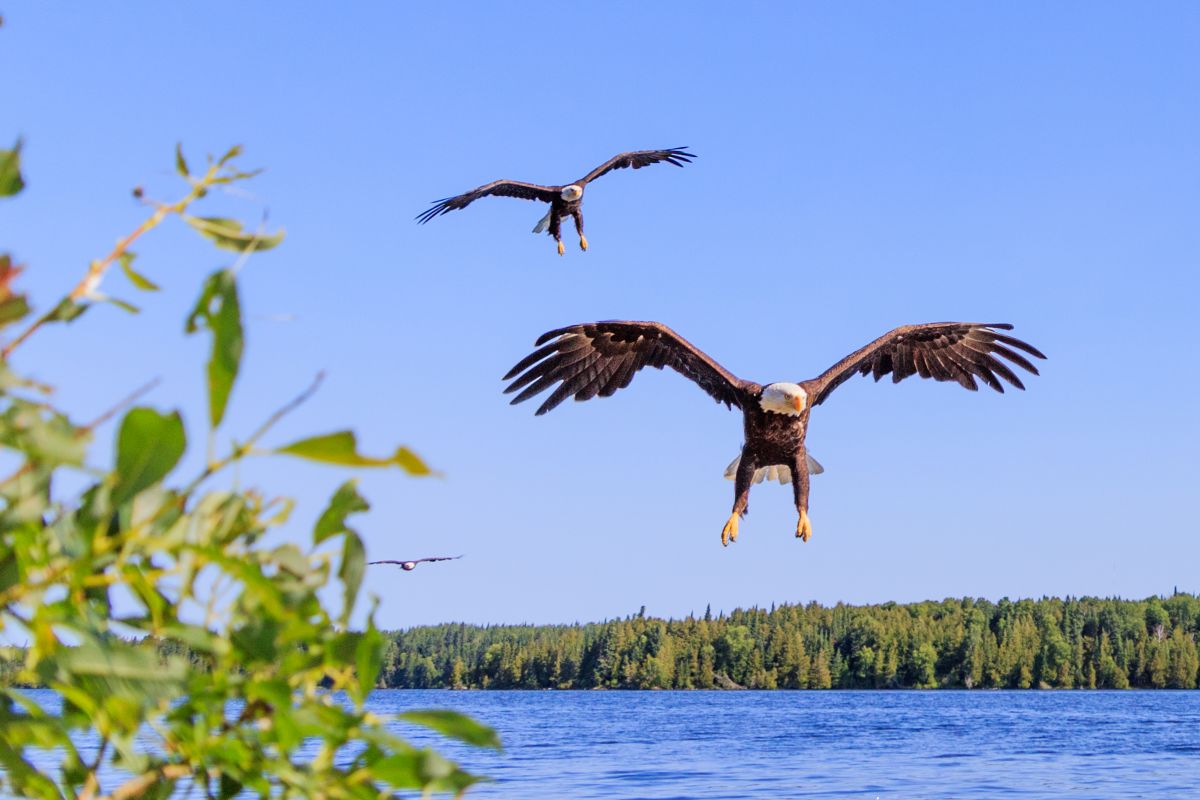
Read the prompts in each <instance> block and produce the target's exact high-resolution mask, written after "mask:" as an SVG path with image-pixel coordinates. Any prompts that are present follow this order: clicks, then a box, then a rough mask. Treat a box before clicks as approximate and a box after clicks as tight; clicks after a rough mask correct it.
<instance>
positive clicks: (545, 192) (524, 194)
mask: <svg viewBox="0 0 1200 800" xmlns="http://www.w3.org/2000/svg"><path fill="white" fill-rule="evenodd" d="M560 191H561V187H558V186H539V185H538V184H536V183H521V182H520V181H492V182H491V183H485V184H484V185H483V186H480V187H479V188H478V189H472V190H471V191H469V192H465V193H463V194H460V195H458V196H457V197H446V198H443V199H441V200H438V201H436V202H435V203H434V204H433V205H432V206H431V207H430V208H429V209H427V210H426V211H422V212H421V213H420V214H418V215H417V222H419V223H421V224H425V223H426V222H429V220H431V219H433V218H434V217H436V216H439V215H441V214H446V213H448V212H451V211H457V210H458V209H460V208H466V207H467V206H469V205H470V204H471V203H473V202H474V201H476V200H478V199H479V198H481V197H487V196H489V195H496V196H497V197H519V198H521V199H522V200H541V201H542V202H543V203H553V202H554V198H555V197H558V194H559V192H560Z"/></svg>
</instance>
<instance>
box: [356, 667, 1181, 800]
mask: <svg viewBox="0 0 1200 800" xmlns="http://www.w3.org/2000/svg"><path fill="white" fill-rule="evenodd" d="M371 703H372V705H373V706H375V707H377V708H378V709H379V710H380V711H384V712H393V711H399V710H402V709H406V708H412V707H418V706H419V707H424V706H439V707H446V708H452V709H455V710H458V711H462V712H465V713H468V714H471V715H472V716H475V717H476V718H478V719H479V720H481V721H483V722H486V723H488V724H490V725H492V726H493V727H495V728H496V729H497V730H498V731H499V732H500V733H501V736H502V738H503V740H504V745H505V752H504V753H503V754H499V755H495V754H490V753H483V752H481V751H476V750H472V749H467V748H460V747H445V748H443V749H444V750H446V751H448V752H451V753H452V754H453V755H454V756H455V757H457V758H458V760H460V761H461V762H462V763H463V764H464V765H465V766H467V767H468V768H469V769H471V770H473V771H477V772H482V773H484V774H487V775H489V776H491V777H492V778H494V779H495V783H493V784H490V785H486V786H482V787H479V788H477V789H474V790H472V792H471V794H470V796H472V797H481V798H483V797H519V798H526V797H530V798H543V797H544V798H550V797H558V798H568V797H570V798H575V797H578V798H591V797H597V798H599V797H603V798H631V799H632V798H680V799H681V800H682V798H787V797H821V798H843V797H866V798H876V797H879V798H1014V797H1019V798H1058V797H1073V798H1134V797H1138V798H1172V799H1176V798H1190V797H1200V692H1194V691H1193V692H1172V691H1156V692H1132V691H1130V692H1081V691H1076V692H983V691H975V692H966V691H930V692H913V691H908V692H841V691H817V692H814V691H808V692H785V691H776V692H448V691H442V692H439V691H379V692H376V693H374V694H373V695H372V696H371ZM397 730H398V731H399V732H402V733H404V734H405V735H408V736H410V738H414V739H419V740H421V741H423V742H424V741H428V742H434V741H435V737H429V736H425V735H421V734H420V732H419V731H418V730H416V729H411V728H410V727H409V726H406V725H405V726H398V727H397Z"/></svg>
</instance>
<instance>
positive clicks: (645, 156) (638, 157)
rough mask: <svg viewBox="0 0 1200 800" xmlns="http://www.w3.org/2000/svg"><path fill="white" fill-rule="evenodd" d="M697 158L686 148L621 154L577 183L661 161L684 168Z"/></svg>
mask: <svg viewBox="0 0 1200 800" xmlns="http://www.w3.org/2000/svg"><path fill="white" fill-rule="evenodd" d="M695 157H696V156H695V155H694V154H692V153H689V152H687V148H686V147H672V148H670V149H668V150H635V151H633V152H630V153H621V154H620V155H616V156H613V157H612V158H610V159H609V160H608V161H605V162H604V163H603V164H601V165H600V166H598V167H596V168H595V169H594V170H592V171H591V172H589V173H588V174H587V175H585V176H584V177H582V178H580V179H579V180H577V181H576V183H577V184H579V185H580V186H582V185H584V184H585V183H588V182H589V181H594V180H596V178H599V177H600V176H601V175H604V174H605V173H608V172H612V171H613V170H614V169H625V168H626V167H633V168H634V169H641V168H642V167H648V166H650V165H651V164H657V163H658V162H660V161H665V162H667V163H668V164H674V165H675V166H677V167H682V166H683V165H684V164H690V163H692V159H693V158H695Z"/></svg>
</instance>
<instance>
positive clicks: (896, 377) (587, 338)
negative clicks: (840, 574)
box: [504, 321, 1045, 543]
mask: <svg viewBox="0 0 1200 800" xmlns="http://www.w3.org/2000/svg"><path fill="white" fill-rule="evenodd" d="M1011 328H1012V326H1011V325H1008V324H1004V323H975V322H932V323H927V324H924V325H905V326H902V327H899V328H896V329H895V330H892V331H889V332H888V333H886V334H884V335H883V336H880V337H879V338H878V339H876V340H875V341H873V342H871V343H870V344H868V345H866V346H865V347H862V348H860V349H858V350H856V351H854V352H853V353H851V354H850V355H848V356H846V357H845V358H843V359H842V360H841V361H839V362H838V363H836V364H834V365H833V366H832V367H830V368H829V369H827V370H825V372H823V373H821V374H820V375H819V376H817V377H816V378H813V379H811V380H807V381H802V382H800V383H788V382H780V383H771V384H766V385H763V384H758V383H753V382H751V381H745V380H742V379H740V378H738V377H737V376H735V375H734V374H733V373H731V372H729V370H727V369H725V368H724V367H722V366H721V365H720V364H718V363H717V362H716V361H714V360H713V359H712V358H711V357H709V356H708V355H707V354H706V353H704V352H703V351H701V350H700V349H699V348H697V347H696V346H695V345H693V344H692V343H690V342H689V341H687V340H686V339H684V338H683V337H682V336H680V335H679V334H677V333H675V332H674V331H673V330H671V329H670V328H668V327H667V326H666V325H663V324H662V323H660V322H623V321H611V322H590V323H586V324H583V325H572V326H570V327H567V328H559V329H558V330H553V331H550V332H548V333H545V334H543V335H542V336H541V337H540V338H539V339H538V340H537V342H536V345H537V349H536V350H534V351H533V352H532V353H530V354H529V355H528V356H526V357H525V358H523V359H522V360H521V361H520V362H518V363H517V365H516V366H514V367H513V368H512V369H511V370H509V372H508V374H507V375H505V376H504V379H505V380H512V383H511V384H509V386H508V387H507V388H506V389H505V390H504V391H505V392H515V391H519V392H520V393H519V394H518V395H517V396H516V397H515V398H513V400H512V402H513V403H520V402H522V401H524V400H528V399H529V398H531V397H533V396H534V395H537V394H540V393H541V392H543V391H546V390H547V389H550V388H551V387H554V389H553V391H551V392H550V396H549V397H548V398H547V399H546V400H545V402H543V403H542V405H541V406H540V407H539V408H538V410H537V413H538V414H539V415H540V414H544V413H546V412H547V411H550V410H551V409H553V408H554V407H555V406H557V405H558V404H559V403H561V402H563V401H564V400H566V399H567V398H568V397H574V398H575V399H576V400H589V399H591V398H592V397H596V396H600V397H607V396H609V395H611V394H613V393H615V392H616V391H617V390H619V389H623V388H625V387H626V386H628V385H629V384H630V382H631V381H632V380H633V376H634V375H635V374H637V372H638V371H639V370H640V369H642V368H643V367H654V368H656V369H662V368H663V367H670V368H671V369H673V370H675V371H676V372H678V373H680V374H681V375H683V376H684V377H686V378H688V379H689V380H691V381H693V382H694V383H695V384H696V385H698V386H699V387H700V388H701V389H703V390H704V391H705V392H707V393H708V395H709V396H710V397H712V398H713V399H714V400H716V401H717V402H718V403H724V404H725V405H726V406H729V407H733V406H737V407H738V408H739V409H741V411H742V415H743V417H744V420H745V423H744V425H745V434H746V441H745V443H744V444H743V446H742V454H741V459H740V461H739V463H738V466H737V472H736V475H735V485H734V502H733V510H732V513H731V515H730V518H729V521H728V522H727V523H726V525H725V530H724V531H722V535H721V541H722V542H723V543H727V542H728V541H733V540H736V538H737V527H738V525H737V522H738V519H739V518H740V517H741V516H742V515H743V514H745V513H746V510H747V507H748V502H749V497H750V487H751V485H752V483H753V481H754V478H755V472H756V471H757V470H760V469H763V468H765V467H771V466H774V465H782V466H786V467H787V468H788V469H789V470H790V471H791V478H792V491H793V494H794V497H795V501H796V511H797V512H798V514H799V517H800V520H799V522H798V523H797V527H796V535H797V536H799V537H801V538H802V539H804V540H805V541H807V540H808V537H809V535H810V534H811V530H812V529H811V526H810V524H809V522H808V488H809V461H808V458H807V453H806V452H805V448H804V437H805V435H806V434H807V433H808V419H809V415H810V414H811V412H812V408H813V407H814V406H817V405H820V404H821V403H823V402H824V401H825V400H826V398H828V397H829V394H830V392H832V391H833V390H834V389H836V388H837V387H838V386H840V385H841V384H842V383H844V382H845V381H847V380H849V379H850V378H851V377H852V376H854V375H872V376H874V378H875V380H879V379H880V378H881V377H883V376H884V375H889V374H890V375H891V376H892V382H893V383H897V382H899V381H901V380H904V379H905V378H907V377H909V376H911V375H920V376H921V377H922V378H932V379H934V380H937V381H955V382H957V383H958V384H960V385H961V386H963V387H964V388H966V389H969V390H971V391H975V390H977V389H978V388H979V387H978V384H977V383H976V381H977V380H978V381H982V382H983V383H984V384H986V385H987V386H989V387H991V388H992V389H995V390H996V391H998V392H1003V391H1004V386H1003V384H1002V383H1001V379H1003V381H1005V382H1007V383H1008V384H1009V385H1011V386H1014V387H1016V388H1018V389H1024V388H1025V386H1024V385H1023V384H1022V383H1021V380H1020V378H1018V377H1017V375H1016V373H1015V372H1013V370H1012V369H1011V368H1010V367H1009V366H1008V364H1009V363H1011V364H1014V365H1016V366H1018V367H1020V368H1022V369H1024V370H1026V371H1028V372H1030V373H1032V374H1034V375H1036V374H1037V368H1036V367H1034V365H1033V364H1032V363H1031V362H1030V361H1029V359H1028V358H1026V356H1025V355H1022V353H1026V354H1028V355H1030V356H1033V357H1035V358H1045V356H1044V355H1042V354H1041V353H1040V352H1039V351H1038V350H1037V349H1036V348H1034V347H1032V346H1031V345H1029V344H1027V343H1025V342H1023V341H1021V340H1020V339H1016V338H1014V337H1012V336H1009V335H1007V334H1005V333H1002V332H1001V331H1006V330H1009V329H1011ZM1006 362H1007V363H1006ZM555 384H558V385H557V386H555ZM768 395H769V396H770V397H768Z"/></svg>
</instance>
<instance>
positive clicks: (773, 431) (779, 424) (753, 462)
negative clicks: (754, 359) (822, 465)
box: [733, 384, 812, 515]
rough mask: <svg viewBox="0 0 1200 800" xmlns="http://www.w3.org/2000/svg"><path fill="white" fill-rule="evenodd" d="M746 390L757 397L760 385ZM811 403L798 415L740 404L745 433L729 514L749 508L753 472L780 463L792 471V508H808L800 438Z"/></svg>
mask: <svg viewBox="0 0 1200 800" xmlns="http://www.w3.org/2000/svg"><path fill="white" fill-rule="evenodd" d="M746 393H747V394H748V395H749V396H750V397H752V398H754V399H756V400H757V399H758V397H759V396H761V394H762V387H761V386H759V385H758V384H750V385H748V386H747V387H746ZM811 411H812V406H806V407H805V409H804V411H802V412H801V414H800V416H797V417H789V416H784V415H782V414H776V413H773V412H771V411H763V410H762V408H761V407H760V406H759V405H758V403H747V404H745V405H744V406H743V407H742V427H743V428H744V430H745V433H746V440H745V443H744V444H743V445H742V460H741V461H740V462H739V463H738V469H737V477H736V478H734V484H733V486H734V488H733V497H734V500H733V513H735V514H739V515H741V514H745V513H746V512H747V511H749V510H750V506H749V502H750V486H751V484H752V483H753V481H754V473H755V472H756V471H758V470H759V469H761V468H762V467H770V466H773V465H775V464H782V465H783V466H785V467H787V468H788V469H790V470H791V471H792V491H793V494H794V496H795V500H796V509H797V510H803V509H807V508H808V458H807V453H806V452H805V449H804V437H805V435H806V434H807V433H808V415H809V413H810V412H811Z"/></svg>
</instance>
